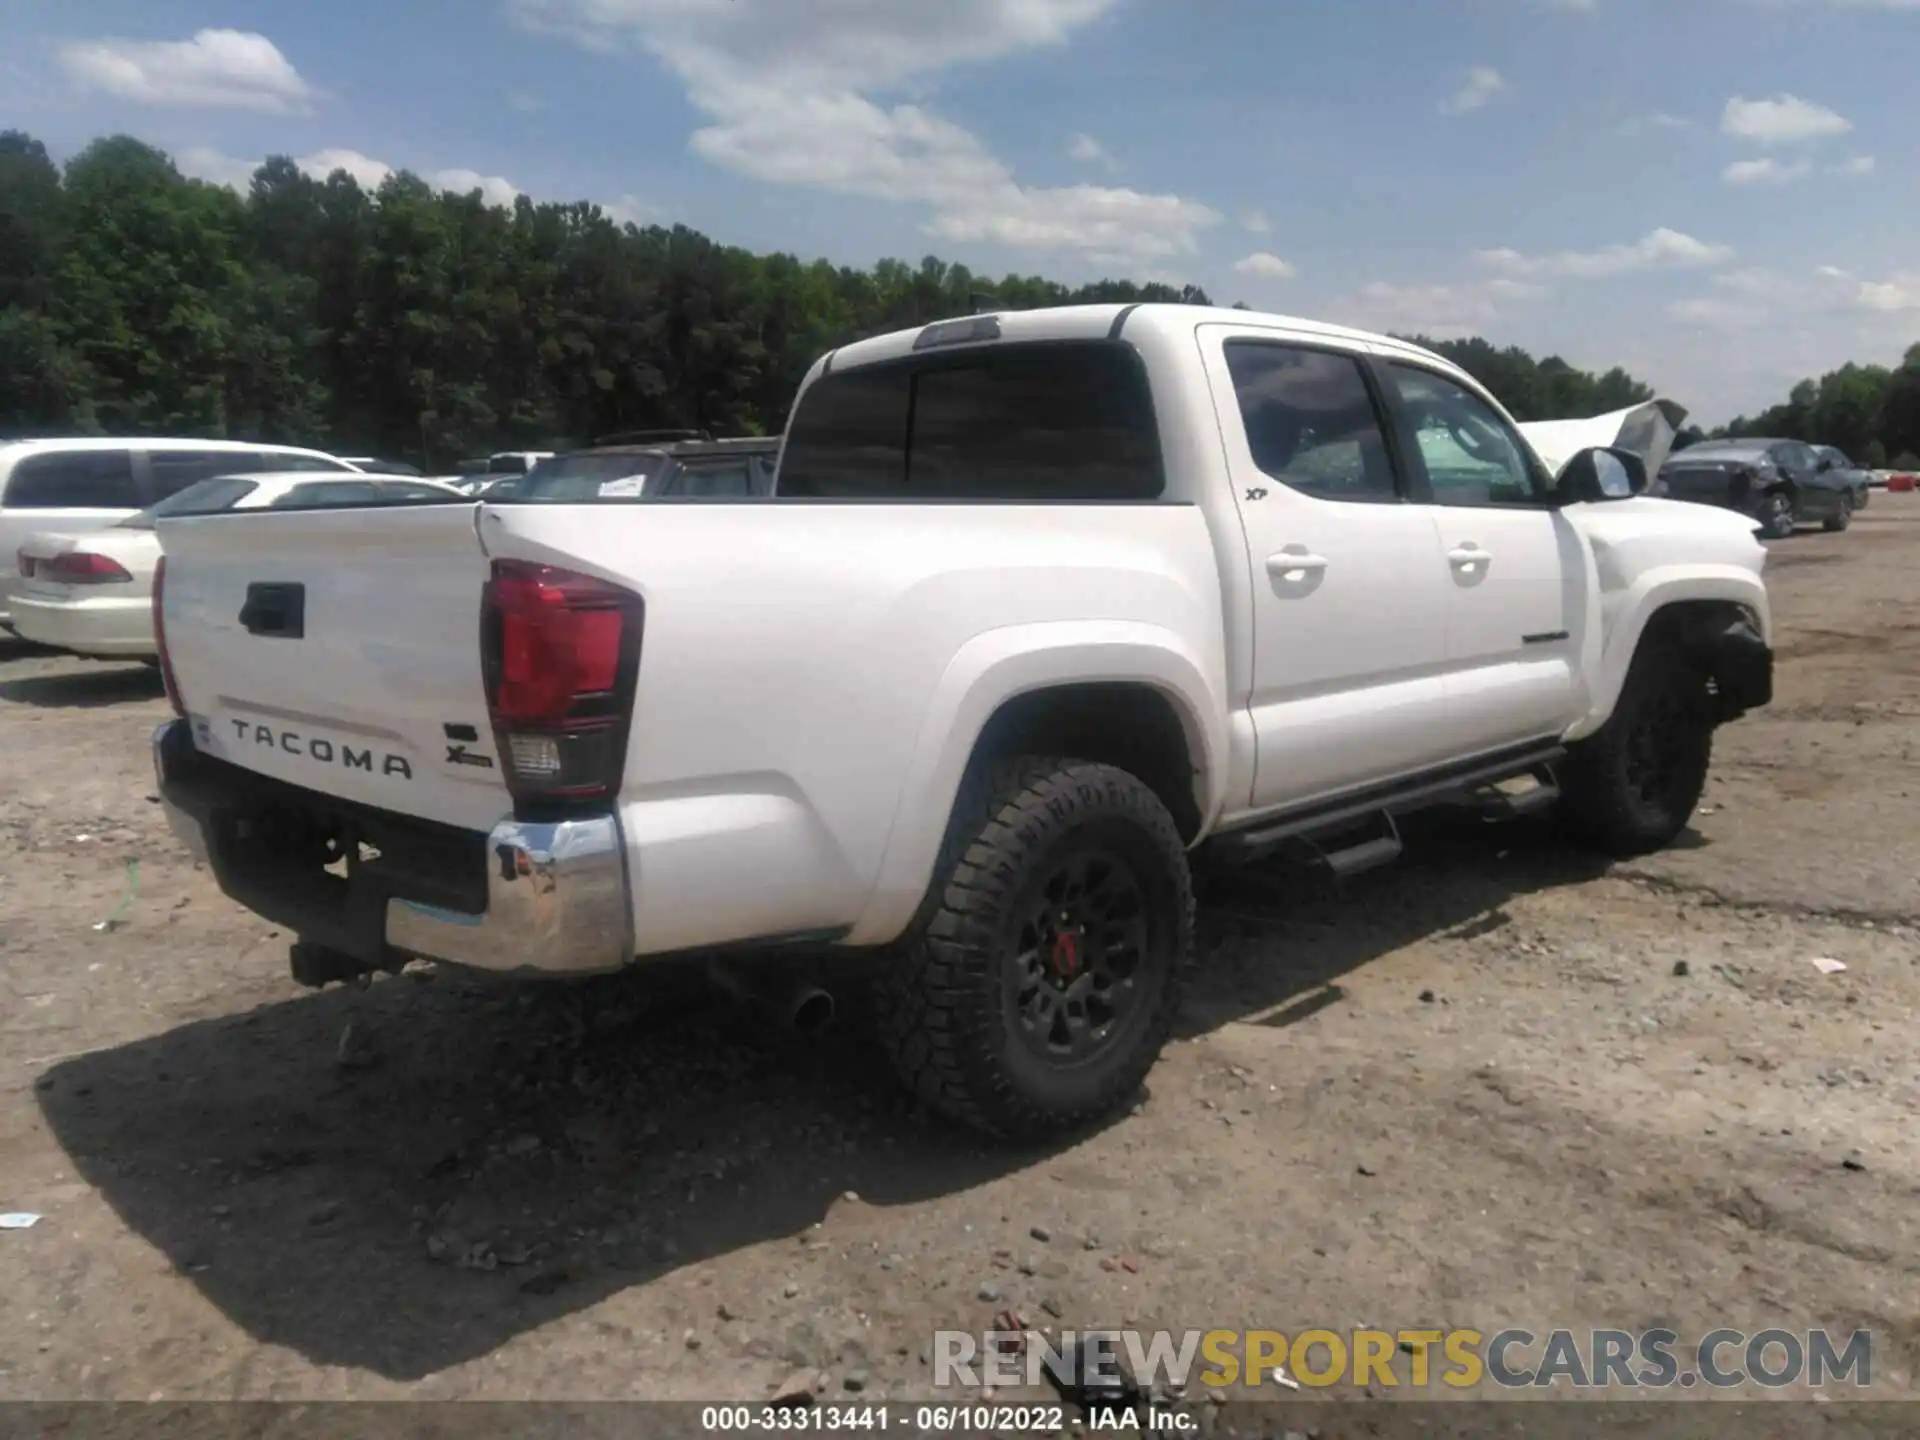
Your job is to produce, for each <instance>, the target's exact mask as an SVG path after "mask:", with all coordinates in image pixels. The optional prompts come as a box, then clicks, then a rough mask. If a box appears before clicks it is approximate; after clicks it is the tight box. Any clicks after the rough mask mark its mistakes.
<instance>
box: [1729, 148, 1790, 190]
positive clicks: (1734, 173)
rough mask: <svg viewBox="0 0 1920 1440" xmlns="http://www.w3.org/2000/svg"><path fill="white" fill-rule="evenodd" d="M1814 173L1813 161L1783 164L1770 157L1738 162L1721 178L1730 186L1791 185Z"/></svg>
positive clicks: (1730, 166)
mask: <svg viewBox="0 0 1920 1440" xmlns="http://www.w3.org/2000/svg"><path fill="white" fill-rule="evenodd" d="M1812 173H1813V164H1812V162H1811V161H1807V160H1795V161H1792V162H1791V163H1783V162H1782V161H1779V160H1775V159H1774V158H1773V157H1772V156H1771V155H1769V156H1766V157H1764V158H1763V159H1759V160H1736V161H1734V162H1733V163H1732V164H1731V165H1729V166H1727V168H1726V169H1724V170H1722V171H1721V172H1720V178H1721V179H1722V180H1724V181H1726V182H1727V184H1729V185H1791V184H1793V182H1794V181H1796V180H1804V179H1806V178H1807V176H1809V175H1811V174H1812Z"/></svg>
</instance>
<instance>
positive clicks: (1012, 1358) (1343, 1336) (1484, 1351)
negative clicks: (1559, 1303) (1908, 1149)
mask: <svg viewBox="0 0 1920 1440" xmlns="http://www.w3.org/2000/svg"><path fill="white" fill-rule="evenodd" d="M1122 1375H1129V1376H1132V1377H1134V1378H1135V1379H1136V1380H1137V1381H1138V1382H1139V1383H1141V1384H1143V1385H1151V1384H1164V1385H1168V1386H1172V1387H1175V1388H1182V1387H1185V1386H1187V1385H1189V1384H1192V1383H1194V1382H1196V1381H1197V1382H1198V1383H1199V1384H1201V1385H1205V1386H1212V1387H1215V1388H1219V1387H1224V1386H1230V1385H1250V1386H1261V1385H1273V1386H1278V1387H1282V1388H1285V1389H1297V1388H1300V1387H1302V1386H1312V1387H1316V1388H1325V1387H1329V1386H1336V1385H1349V1386H1354V1387H1362V1386H1369V1385H1371V1386H1380V1387H1383V1388H1387V1389H1398V1388H1406V1389H1415V1390H1418V1389H1425V1388H1427V1387H1430V1386H1435V1385H1442V1386H1447V1387H1449V1388H1451V1389H1456V1390H1469V1389H1473V1388H1475V1387H1477V1386H1480V1385H1482V1384H1490V1385H1493V1386H1495V1387H1497V1388H1499V1389H1503V1390H1518V1389H1553V1388H1559V1387H1564V1388H1568V1389H1576V1390H1590V1389H1623V1390H1634V1389H1652V1390H1664V1389H1672V1388H1679V1389H1693V1388H1695V1387H1697V1386H1706V1387H1708V1388H1710V1389H1717V1390H1730V1389H1737V1388H1739V1387H1741V1386H1755V1387H1759V1388H1761V1389H1768V1390H1775V1389H1781V1388H1784V1387H1786V1386H1790V1385H1800V1384H1805V1385H1809V1386H1815V1387H1817V1386H1824V1385H1839V1384H1846V1385H1852V1386H1855V1387H1857V1388H1862V1389H1864V1388H1866V1387H1867V1386H1869V1385H1871V1384H1872V1381H1873V1336H1872V1333H1871V1332H1870V1331H1865V1330H1854V1331H1850V1332H1847V1333H1846V1334H1844V1335H1836V1334H1833V1333H1830V1332H1828V1331H1825V1330H1799V1331H1796V1330H1785V1329H1778V1328H1775V1329H1766V1330H1758V1331H1753V1332H1747V1331H1742V1330H1734V1329H1719V1330H1713V1331H1710V1332H1708V1333H1707V1334H1706V1335H1704V1336H1702V1337H1701V1338H1700V1339H1699V1340H1697V1341H1692V1342H1687V1341H1683V1340H1682V1338H1681V1336H1680V1335H1679V1333H1678V1332H1677V1331H1673V1330H1664V1329H1654V1330H1644V1331H1638V1332H1634V1331H1628V1330H1587V1331H1576V1330H1564V1329H1563V1330H1552V1331H1548V1332H1546V1333H1545V1334H1536V1333H1535V1332H1533V1331H1531V1330H1522V1329H1517V1328H1516V1329H1506V1330H1499V1331H1495V1332H1493V1333H1492V1334H1486V1333H1483V1332H1481V1331H1478V1330H1465V1329H1461V1330H1440V1329H1408V1330H1351V1331H1344V1332H1336V1331H1332V1330H1301V1331H1298V1332H1296V1333H1294V1334H1291V1335H1289V1334H1287V1333H1285V1332H1283V1331H1279V1330H1206V1331H1201V1330H1189V1331H1185V1332H1177V1331H1169V1330H1160V1331H1140V1330H1119V1331H1077V1332H1076V1331H1071V1330H1069V1331H1063V1332H1062V1333H1061V1334H1059V1335H1057V1336H1045V1335H1039V1334H1034V1333H1031V1332H1029V1333H1026V1334H1024V1335H1023V1334H1020V1333H1015V1332H987V1333H984V1334H978V1335H976V1334H972V1333H969V1332H967V1331H961V1330H943V1331H940V1332H938V1333H937V1334H936V1335H935V1336H934V1345H933V1382H934V1384H935V1385H936V1386H940V1387H947V1386H967V1387H971V1386H976V1385H993V1386H1000V1387H1013V1386H1018V1385H1039V1384H1043V1383H1045V1381H1046V1380H1047V1378H1048V1377H1049V1376H1052V1377H1054V1378H1055V1379H1058V1380H1067V1381H1072V1382H1077V1383H1080V1384H1085V1383H1087V1382H1089V1381H1093V1382H1098V1381H1101V1380H1108V1379H1116V1378H1119V1377H1120V1376H1122Z"/></svg>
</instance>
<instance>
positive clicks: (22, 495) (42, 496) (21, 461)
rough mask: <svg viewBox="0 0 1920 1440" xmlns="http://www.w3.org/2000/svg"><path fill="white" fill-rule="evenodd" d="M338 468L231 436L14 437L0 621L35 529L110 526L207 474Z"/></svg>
mask: <svg viewBox="0 0 1920 1440" xmlns="http://www.w3.org/2000/svg"><path fill="white" fill-rule="evenodd" d="M260 470H321V471H324V470H339V471H346V472H348V473H357V472H356V471H355V469H354V467H353V466H351V465H349V464H347V463H346V462H345V461H344V460H336V459H335V458H334V457H333V456H331V455H326V454H323V453H322V452H320V451H318V450H304V449H300V448H299V447H297V446H291V445H247V444H241V443H238V442H236V441H232V440H161V439H152V438H147V439H125V440H116V439H93V438H87V439H68V440H17V441H14V442H12V443H11V444H4V445H0V576H6V577H8V578H5V579H0V625H10V624H11V621H12V618H13V617H12V615H11V614H10V613H9V612H10V610H11V608H12V607H11V605H10V603H9V600H8V595H9V592H10V590H11V588H12V585H13V583H14V582H13V579H12V578H11V574H10V572H11V571H12V569H13V567H12V565H11V563H9V562H11V560H12V558H13V554H14V552H15V551H16V550H18V549H19V547H20V542H21V541H22V540H24V539H26V537H27V536H28V535H30V534H32V533H34V532H35V531H39V530H58V531H61V532H62V533H65V534H70V535H71V534H85V533H88V532H91V531H94V530H105V529H106V528H107V527H108V526H110V525H117V524H119V523H120V522H121V521H122V520H124V519H126V518H127V517H128V516H129V515H132V514H134V513H135V512H137V511H140V510H144V509H146V508H147V507H148V506H149V505H153V504H156V503H158V502H159V501H161V500H165V499H166V498H168V497H169V496H171V495H177V494H179V493H180V491H182V490H184V489H186V488H187V486H189V485H192V484H194V483H195V482H196V481H200V480H205V479H207V478H209V477H210V476H214V475H233V474H240V473H248V472H254V471H260Z"/></svg>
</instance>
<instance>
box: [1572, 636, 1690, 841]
mask: <svg viewBox="0 0 1920 1440" xmlns="http://www.w3.org/2000/svg"><path fill="white" fill-rule="evenodd" d="M1713 729H1714V718H1713V708H1712V703H1711V699H1710V697H1709V695H1708V693H1707V677H1706V676H1705V674H1704V673H1702V671H1701V670H1700V668H1699V667H1698V666H1697V665H1695V664H1694V663H1693V662H1692V661H1691V660H1689V659H1688V658H1687V657H1686V655H1685V654H1684V653H1683V652H1682V651H1681V650H1680V649H1679V648H1678V647H1677V646H1675V645H1673V644H1671V643H1670V642H1667V641H1664V640H1660V639H1653V640H1650V641H1645V642H1643V643H1642V644H1641V646H1640V648H1639V650H1638V651H1636V652H1635V654H1634V657H1633V663H1632V665H1631V666H1630V667H1629V668H1628V671H1627V679H1626V684H1625V685H1624V686H1623V687H1622V688H1621V691H1620V699H1619V701H1618V703H1616V704H1615V706H1614V708H1613V714H1612V715H1611V716H1610V717H1609V718H1608V720H1607V723H1606V724H1605V725H1603V726H1601V727H1600V729H1599V730H1597V731H1595V732H1594V734H1592V735H1591V736H1589V737H1588V738H1587V739H1585V740H1582V741H1579V742H1578V743H1576V744H1575V745H1574V746H1572V747H1571V752H1572V753H1570V754H1569V755H1568V757H1567V761H1566V763H1565V765H1564V766H1563V767H1562V769H1561V772H1560V790H1561V805H1560V815H1561V819H1562V821H1563V822H1564V823H1565V825H1566V826H1567V828H1568V830H1569V831H1570V832H1571V833H1572V834H1573V836H1574V837H1575V838H1576V839H1578V840H1579V841H1581V842H1582V843H1583V844H1586V845H1588V846H1591V847H1592V848H1594V849H1596V850H1600V851H1602V852H1604V853H1605V854H1608V855H1612V856H1615V857H1617V858H1622V859H1624V858H1628V857H1631V856H1635V855H1646V854H1650V853H1651V852H1653V851H1655V850H1659V849H1661V848H1662V847H1663V846H1665V845H1667V844H1669V843H1671V842H1672V841H1673V839H1674V838H1675V837H1676V836H1678V835H1679V834H1680V832H1681V831H1682V830H1684V829H1686V828H1687V822H1688V821H1689V820H1690V819H1692V818H1693V811H1694V807H1695V806H1697V805H1698V804H1699V803H1700V794H1701V792H1702V791H1703V790H1704V789H1705V788H1706V783H1707V768H1708V766H1709V765H1710V764H1711V762H1712V758H1713ZM1649 732H1651V733H1649ZM1649 760H1651V761H1652V762H1653V766H1652V771H1653V778H1652V779H1649V778H1648V762H1649Z"/></svg>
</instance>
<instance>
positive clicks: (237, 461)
mask: <svg viewBox="0 0 1920 1440" xmlns="http://www.w3.org/2000/svg"><path fill="white" fill-rule="evenodd" d="M259 468H260V456H259V455H258V454H256V453H254V452H253V451H251V450H149V451H148V452H147V470H148V473H149V474H151V475H152V476H153V493H154V495H155V497H156V498H158V499H161V500H165V499H166V498H167V497H168V496H169V495H178V494H179V493H180V492H181V491H182V490H184V489H186V488H187V487H188V486H189V485H197V484H199V483H200V482H201V481H202V480H211V479H212V478H213V477H214V476H216V475H244V474H245V473H246V472H247V471H249V470H258V469H259Z"/></svg>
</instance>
